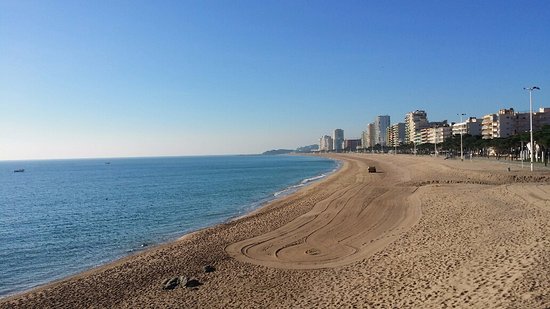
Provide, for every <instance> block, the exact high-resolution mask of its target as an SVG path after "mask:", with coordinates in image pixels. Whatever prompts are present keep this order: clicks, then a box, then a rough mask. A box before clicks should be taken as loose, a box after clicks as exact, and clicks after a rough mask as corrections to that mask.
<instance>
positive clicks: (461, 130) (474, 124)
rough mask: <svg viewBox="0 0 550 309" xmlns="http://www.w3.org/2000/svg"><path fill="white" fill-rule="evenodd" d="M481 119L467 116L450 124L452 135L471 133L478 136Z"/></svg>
mask: <svg viewBox="0 0 550 309" xmlns="http://www.w3.org/2000/svg"><path fill="white" fill-rule="evenodd" d="M481 122H482V121H481V119H477V118H476V117H469V118H468V119H466V121H464V122H459V123H455V124H453V126H452V130H453V135H460V134H462V135H466V134H469V135H472V136H479V135H481Z"/></svg>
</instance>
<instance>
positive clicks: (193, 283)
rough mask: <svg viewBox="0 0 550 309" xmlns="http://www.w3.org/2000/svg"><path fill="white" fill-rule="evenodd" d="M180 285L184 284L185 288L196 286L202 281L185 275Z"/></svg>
mask: <svg viewBox="0 0 550 309" xmlns="http://www.w3.org/2000/svg"><path fill="white" fill-rule="evenodd" d="M182 285H185V287H186V288H194V287H197V286H199V285H202V283H200V281H199V280H197V279H195V278H187V277H186V278H184V280H183V281H182Z"/></svg>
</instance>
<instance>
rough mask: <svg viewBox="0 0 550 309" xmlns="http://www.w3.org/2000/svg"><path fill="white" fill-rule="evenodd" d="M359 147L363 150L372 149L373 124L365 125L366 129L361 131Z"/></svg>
mask: <svg viewBox="0 0 550 309" xmlns="http://www.w3.org/2000/svg"><path fill="white" fill-rule="evenodd" d="M361 145H362V146H363V148H371V147H374V145H375V143H374V123H369V124H368V125H367V129H366V130H365V131H363V135H362V136H361Z"/></svg>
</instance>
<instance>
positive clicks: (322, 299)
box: [0, 154, 550, 308]
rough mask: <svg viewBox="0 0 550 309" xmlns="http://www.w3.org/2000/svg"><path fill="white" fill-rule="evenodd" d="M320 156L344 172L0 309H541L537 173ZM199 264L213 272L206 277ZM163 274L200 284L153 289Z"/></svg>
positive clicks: (544, 194)
mask: <svg viewBox="0 0 550 309" xmlns="http://www.w3.org/2000/svg"><path fill="white" fill-rule="evenodd" d="M331 156H332V157H335V158H338V159H340V160H342V161H343V162H344V163H343V166H342V168H341V169H340V170H339V171H338V172H337V173H335V174H333V175H331V176H329V177H328V178H327V179H325V180H323V181H321V182H318V183H315V184H313V185H311V186H308V187H306V188H304V189H302V190H300V191H299V192H297V193H295V194H293V195H291V196H288V197H285V198H283V199H280V200H277V201H274V202H272V203H270V204H269V205H266V206H265V207H263V208H262V209H260V210H259V211H256V212H254V213H252V214H250V215H249V216H246V217H244V218H241V219H239V220H236V221H233V222H229V223H226V224H222V225H218V226H215V227H212V228H209V229H205V230H202V231H199V232H196V233H193V234H191V235H188V236H186V237H184V238H182V239H180V240H178V241H175V242H172V243H169V244H165V245H161V246H158V247H155V248H151V249H149V250H147V251H145V252H142V253H139V254H137V255H134V256H131V257H128V258H125V259H122V260H120V261H117V262H115V263H112V264H109V265H105V266H103V267H100V268H97V269H93V270H91V271H88V272H85V273H82V274H80V275H77V276H74V277H71V278H68V279H65V280H62V281H59V282H55V283H52V284H49V285H47V286H44V287H41V288H38V289H35V290H33V291H30V292H27V293H23V294H19V295H16V296H13V297H10V298H7V299H2V300H0V307H2V308H13V307H21V308H37V307H49V308H52V307H56V308H79V307H86V308H89V307H93V308H113V307H120V308H143V307H151V308H172V307H173V308H176V307H181V308H266V307H269V308H298V307H302V308H347V307H349V308H353V307H356V308H371V307H372V308H376V307H381V308H393V307H397V308H445V307H460V308H464V307H472V308H479V307H486V308H503V307H504V308H506V307H508V308H547V307H549V306H550V284H549V283H548V282H550V184H549V180H550V173H549V172H541V171H536V172H534V173H530V172H528V169H527V168H526V169H524V170H521V169H520V167H519V166H516V165H507V164H503V163H502V162H491V161H475V160H474V161H472V162H470V161H465V162H460V161H459V160H443V159H442V158H432V157H414V156H404V155H398V156H394V155H371V154H368V155H362V154H349V155H348V154H346V155H331ZM368 165H375V166H376V167H377V170H378V172H377V173H368V172H367V167H368ZM508 167H510V168H511V171H508V170H507V168H508ZM205 265H213V266H215V268H216V271H214V272H210V273H205V272H204V269H203V267H204V266H205ZM174 276H191V277H195V278H197V279H198V280H199V281H200V282H201V283H202V285H200V286H199V287H197V288H191V289H190V288H184V287H178V288H176V289H174V290H169V291H167V290H162V288H161V283H162V281H163V280H164V279H166V278H170V277H174Z"/></svg>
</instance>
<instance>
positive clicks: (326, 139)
mask: <svg viewBox="0 0 550 309" xmlns="http://www.w3.org/2000/svg"><path fill="white" fill-rule="evenodd" d="M332 150H333V146H332V137H330V136H329V135H325V136H322V137H321V138H320V139H319V151H324V152H328V151H332Z"/></svg>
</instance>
